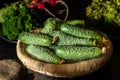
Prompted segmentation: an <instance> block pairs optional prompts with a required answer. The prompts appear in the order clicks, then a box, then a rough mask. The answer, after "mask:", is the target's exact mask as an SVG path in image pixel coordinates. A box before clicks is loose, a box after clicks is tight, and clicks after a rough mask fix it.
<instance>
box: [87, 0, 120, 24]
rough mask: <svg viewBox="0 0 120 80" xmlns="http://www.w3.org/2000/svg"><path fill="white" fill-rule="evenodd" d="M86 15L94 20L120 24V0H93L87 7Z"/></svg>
mask: <svg viewBox="0 0 120 80" xmlns="http://www.w3.org/2000/svg"><path fill="white" fill-rule="evenodd" d="M86 16H87V17H88V18H89V19H92V20H101V19H103V20H104V22H105V23H110V24H113V25H115V26H120V0H93V1H92V3H91V5H89V6H88V7H87V8H86Z"/></svg>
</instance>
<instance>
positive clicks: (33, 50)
mask: <svg viewBox="0 0 120 80" xmlns="http://www.w3.org/2000/svg"><path fill="white" fill-rule="evenodd" d="M26 51H27V53H28V54H29V55H30V56H32V57H33V58H36V59H38V60H41V61H44V62H48V63H54V64H59V63H60V58H59V57H58V56H56V55H55V54H54V52H52V51H50V50H49V49H47V48H45V47H42V46H38V45H28V46H27V47H26Z"/></svg>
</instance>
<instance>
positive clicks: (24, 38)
mask: <svg viewBox="0 0 120 80" xmlns="http://www.w3.org/2000/svg"><path fill="white" fill-rule="evenodd" d="M18 39H19V40H20V41H21V42H23V43H25V44H34V45H41V46H51V45H52V38H51V37H50V36H48V35H44V34H35V33H29V32H22V33H20V34H19V37H18Z"/></svg>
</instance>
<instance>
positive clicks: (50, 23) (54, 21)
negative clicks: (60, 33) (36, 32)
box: [41, 18, 61, 34]
mask: <svg viewBox="0 0 120 80" xmlns="http://www.w3.org/2000/svg"><path fill="white" fill-rule="evenodd" d="M60 21H61V20H60V19H58V18H48V19H47V20H46V21H45V22H44V25H43V26H44V27H43V29H42V30H41V33H44V34H47V33H49V32H51V31H53V30H55V29H56V28H57V27H58V26H57V25H58V23H59V22H60Z"/></svg>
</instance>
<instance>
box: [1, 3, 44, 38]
mask: <svg viewBox="0 0 120 80" xmlns="http://www.w3.org/2000/svg"><path fill="white" fill-rule="evenodd" d="M9 7H10V8H9V9H8V10H7V11H6V13H5V14H4V16H3V19H4V21H3V23H2V28H3V34H4V36H6V37H7V38H8V39H9V40H17V37H18V35H19V33H21V32H26V31H27V32H28V31H30V30H32V29H36V28H38V27H40V26H41V23H42V21H41V18H40V16H39V14H38V13H37V12H36V11H35V9H30V8H29V7H27V6H26V5H25V4H24V3H22V2H16V3H13V4H11V5H10V6H9Z"/></svg>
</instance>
